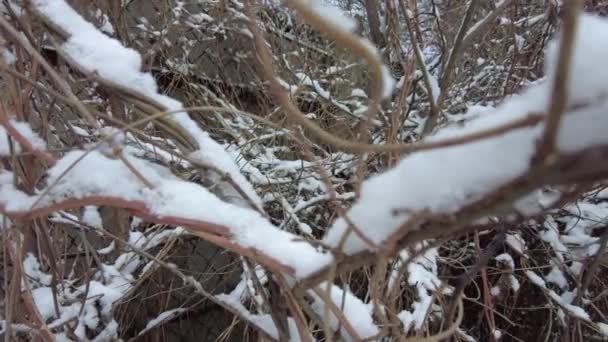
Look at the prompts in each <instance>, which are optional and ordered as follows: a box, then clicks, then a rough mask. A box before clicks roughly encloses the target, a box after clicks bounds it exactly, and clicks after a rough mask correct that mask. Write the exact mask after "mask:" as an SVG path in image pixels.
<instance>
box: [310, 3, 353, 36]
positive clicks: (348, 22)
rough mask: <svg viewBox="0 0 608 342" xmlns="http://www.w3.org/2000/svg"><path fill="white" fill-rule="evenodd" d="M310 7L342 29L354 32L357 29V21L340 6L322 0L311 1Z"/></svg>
mask: <svg viewBox="0 0 608 342" xmlns="http://www.w3.org/2000/svg"><path fill="white" fill-rule="evenodd" d="M309 9H311V10H312V11H313V12H314V13H315V14H316V15H318V16H319V17H321V18H322V19H324V20H325V21H326V22H328V23H330V24H332V25H334V26H336V27H338V28H340V29H341V30H344V31H348V32H352V31H354V30H356V29H357V22H356V21H355V20H354V19H353V18H351V17H349V16H348V15H347V14H346V13H344V11H342V10H341V9H339V8H338V7H336V6H332V5H329V4H327V3H324V2H323V1H322V0H313V1H310V4H309Z"/></svg>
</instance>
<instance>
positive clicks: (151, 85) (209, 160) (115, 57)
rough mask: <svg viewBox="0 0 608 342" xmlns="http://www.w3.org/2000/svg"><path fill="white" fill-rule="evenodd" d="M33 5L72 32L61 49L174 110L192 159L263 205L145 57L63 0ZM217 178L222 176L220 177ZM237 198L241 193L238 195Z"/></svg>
mask: <svg viewBox="0 0 608 342" xmlns="http://www.w3.org/2000/svg"><path fill="white" fill-rule="evenodd" d="M32 5H33V6H34V8H35V9H36V10H37V11H38V12H39V13H40V14H42V15H43V16H45V17H46V18H48V19H49V20H50V21H52V22H53V23H54V24H55V25H58V26H59V27H60V28H61V29H62V30H64V31H65V32H66V33H67V34H68V35H69V37H68V39H67V41H66V42H65V43H64V44H63V45H62V48H63V50H64V51H65V53H67V55H68V56H69V57H70V58H72V59H73V60H74V61H76V62H77V63H78V64H79V65H80V67H82V68H84V69H85V70H86V71H87V72H90V73H96V74H97V75H99V77H101V78H104V79H107V80H109V81H111V82H113V83H115V84H118V85H120V86H123V87H125V88H127V89H129V90H132V91H135V92H137V93H138V94H140V95H143V96H145V97H147V98H149V99H151V100H153V101H154V102H156V103H158V104H159V105H161V106H162V107H163V108H164V110H166V111H168V112H171V113H172V114H170V115H169V117H170V118H171V120H173V121H174V122H175V123H177V124H178V125H179V126H180V127H181V128H182V129H184V130H185V131H186V132H187V133H188V135H189V136H190V137H191V138H192V139H193V140H194V141H196V144H197V145H198V149H197V150H196V151H194V152H192V153H191V158H193V159H194V160H198V161H200V162H201V163H202V164H206V165H210V166H212V167H215V168H216V169H218V170H220V171H221V172H226V173H227V174H228V175H229V176H230V177H231V179H232V180H233V181H234V182H236V184H237V185H238V186H239V187H240V188H241V189H242V190H243V191H244V193H245V194H246V195H247V197H248V198H249V199H250V200H251V201H252V202H253V204H254V205H255V206H256V207H257V208H256V209H258V208H260V207H261V203H262V201H261V199H260V198H259V196H258V195H257V193H256V192H255V190H254V189H253V186H252V185H251V184H250V183H249V182H248V181H247V179H246V178H245V177H244V176H243V175H242V174H241V172H240V169H239V167H238V166H237V164H236V163H235V161H234V159H233V158H232V157H231V156H230V154H229V153H227V152H226V150H225V149H224V148H223V147H222V145H220V144H219V143H218V142H216V141H215V140H214V139H213V138H211V137H210V136H209V134H208V133H207V132H205V131H204V130H202V129H201V128H200V127H199V126H198V124H197V123H196V122H195V121H194V120H192V119H191V118H190V116H189V115H188V113H186V112H185V111H183V105H182V103H181V102H179V101H177V100H175V99H173V98H171V97H169V96H166V95H163V94H161V93H159V90H158V86H157V84H156V81H155V80H154V78H153V77H152V74H150V73H148V72H142V71H141V68H142V59H141V56H140V54H139V53H138V52H137V51H135V50H133V49H131V48H127V47H125V46H123V45H122V44H121V43H120V42H119V41H118V40H116V39H113V38H111V37H108V36H107V35H105V34H103V33H102V32H101V31H99V30H98V29H97V28H96V27H95V26H94V25H92V24H91V23H89V22H87V21H86V20H84V19H83V18H82V17H81V16H80V15H79V14H78V13H77V12H76V11H75V10H74V9H73V8H72V7H70V5H68V4H67V3H66V2H65V1H63V0H34V1H32ZM217 178H218V179H220V178H221V176H219V177H217ZM216 180H217V179H216ZM231 195H232V194H231ZM231 197H233V196H231ZM236 197H240V196H238V194H237V196H236Z"/></svg>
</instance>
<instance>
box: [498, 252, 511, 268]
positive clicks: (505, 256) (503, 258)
mask: <svg viewBox="0 0 608 342" xmlns="http://www.w3.org/2000/svg"><path fill="white" fill-rule="evenodd" d="M494 259H496V261H498V262H503V263H505V264H506V265H507V266H509V268H510V269H511V270H514V269H515V262H514V261H513V258H512V257H511V255H510V254H508V253H503V254H500V255H497V256H496V257H494Z"/></svg>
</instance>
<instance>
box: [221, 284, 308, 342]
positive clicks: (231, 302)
mask: <svg viewBox="0 0 608 342" xmlns="http://www.w3.org/2000/svg"><path fill="white" fill-rule="evenodd" d="M215 298H216V299H217V300H219V301H220V302H222V303H223V304H224V305H226V306H228V307H230V308H232V309H233V310H235V311H237V312H238V314H239V315H240V316H241V317H243V318H245V320H246V322H247V323H250V324H253V325H255V326H256V327H258V328H259V329H261V330H262V331H264V332H265V333H266V334H268V335H270V336H271V337H273V338H274V339H276V340H277V341H278V340H279V331H278V329H277V327H276V325H275V324H274V321H273V320H272V317H271V316H270V315H269V314H253V313H251V312H249V310H247V308H246V307H245V306H244V305H243V304H241V302H240V300H239V298H238V297H235V296H232V295H228V294H220V295H217V296H215ZM287 325H288V328H289V336H290V342H299V341H301V338H300V334H299V332H298V328H297V326H296V323H295V321H294V320H293V318H291V317H287ZM310 339H311V340H314V339H312V336H310Z"/></svg>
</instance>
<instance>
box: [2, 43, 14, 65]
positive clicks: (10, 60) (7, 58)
mask: <svg viewBox="0 0 608 342" xmlns="http://www.w3.org/2000/svg"><path fill="white" fill-rule="evenodd" d="M0 57H2V60H3V62H4V63H6V64H8V65H13V64H15V62H16V61H17V57H15V54H13V52H12V51H10V50H9V49H6V48H3V47H0Z"/></svg>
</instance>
